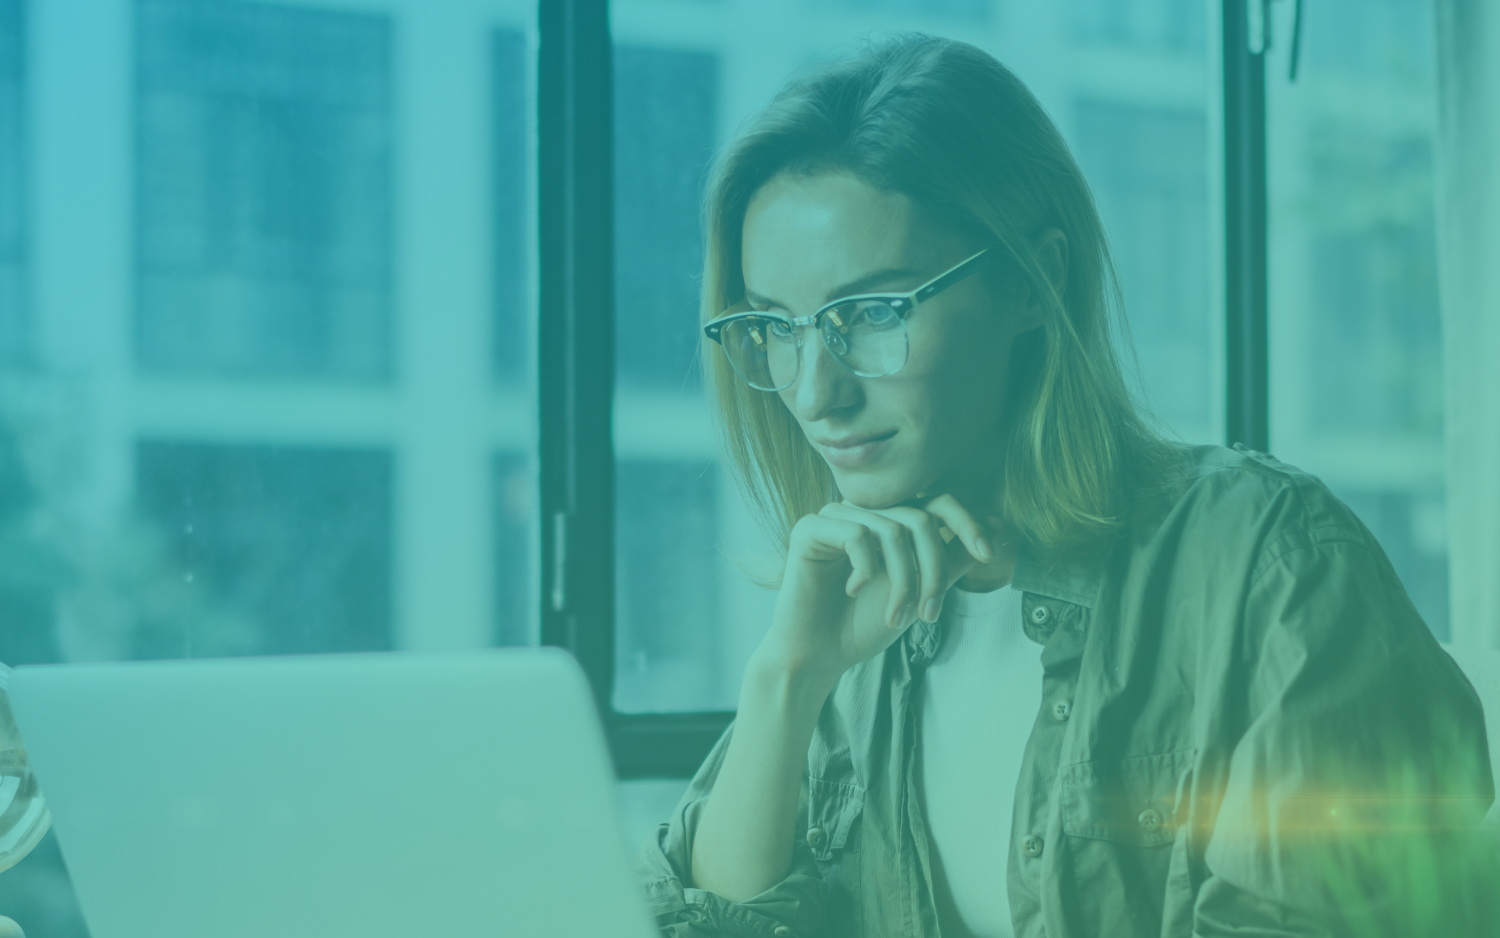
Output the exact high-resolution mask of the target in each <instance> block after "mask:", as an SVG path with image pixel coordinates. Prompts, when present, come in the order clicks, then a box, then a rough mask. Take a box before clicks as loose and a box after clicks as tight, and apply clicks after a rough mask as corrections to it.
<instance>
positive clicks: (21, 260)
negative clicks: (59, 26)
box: [0, 0, 27, 364]
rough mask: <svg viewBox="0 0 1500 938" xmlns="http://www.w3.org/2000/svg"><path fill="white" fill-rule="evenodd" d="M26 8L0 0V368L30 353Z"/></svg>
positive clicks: (15, 1) (16, 1)
mask: <svg viewBox="0 0 1500 938" xmlns="http://www.w3.org/2000/svg"><path fill="white" fill-rule="evenodd" d="M25 28H26V23H25V7H24V6H23V5H22V2H21V0H0V364H4V363H7V362H14V361H17V360H18V359H20V358H21V357H22V356H23V355H24V354H25V351H26V344H27V329H26V313H27V311H26V295H25V288H24V285H25V283H26V266H25V264H26V199H25V191H26V190H25V176H24V160H23V152H24V150H23V147H22V143H23V138H22V132H23V126H24V124H23V108H24V102H25V99H26V94H25V90H26V62H25V49H26V44H25V42H24V41H23V39H22V37H23V35H24V33H25Z"/></svg>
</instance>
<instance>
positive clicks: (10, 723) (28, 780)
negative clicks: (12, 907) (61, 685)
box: [0, 664, 52, 870]
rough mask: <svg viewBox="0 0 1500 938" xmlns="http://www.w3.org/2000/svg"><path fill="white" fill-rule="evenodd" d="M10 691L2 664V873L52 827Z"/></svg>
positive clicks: (5, 669)
mask: <svg viewBox="0 0 1500 938" xmlns="http://www.w3.org/2000/svg"><path fill="white" fill-rule="evenodd" d="M9 690H10V668H7V667H6V666H5V665H3V664H0V870H8V869H10V868H11V867H13V866H15V865H16V864H17V863H19V862H21V860H22V859H23V858H25V856H26V854H28V853H30V852H31V848H32V847H35V846H36V845H37V842H38V841H40V840H41V839H42V835H43V834H45V833H47V828H48V827H50V826H51V825H52V815H51V814H49V813H48V811H47V804H46V802H45V801H43V800H42V792H41V789H40V788H38V787H37V784H36V776H35V775H33V774H32V772H31V765H30V763H28V762H27V760H26V747H24V746H22V745H21V734H20V733H19V732H18V731H17V730H16V721H15V718H14V717H12V716H11V713H10V697H9Z"/></svg>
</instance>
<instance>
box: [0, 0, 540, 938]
mask: <svg viewBox="0 0 1500 938" xmlns="http://www.w3.org/2000/svg"><path fill="white" fill-rule="evenodd" d="M96 6H98V9H97V10H91V12H90V15H92V16H93V18H92V19H90V20H89V21H88V22H87V24H85V23H83V22H82V21H81V20H80V19H79V10H78V8H77V5H70V4H66V3H34V4H29V5H23V4H22V3H21V2H18V0H0V555H3V556H0V566H3V567H4V568H5V570H6V571H7V572H6V574H5V575H4V576H0V618H3V619H4V621H5V622H6V627H5V628H4V629H0V660H4V661H6V662H7V663H9V664H22V663H29V662H39V661H58V660H68V661H77V660H100V659H127V658H168V657H194V656H211V655H239V654H293V653H321V652H338V651H354V650H360V651H370V650H384V649H419V648H425V649H458V648H472V647H482V646H486V645H494V644H528V643H534V642H536V640H537V634H538V626H537V621H538V610H537V606H538V597H539V590H538V589H537V587H536V584H537V582H538V581H539V579H540V563H539V561H538V560H537V554H538V551H537V546H536V541H537V524H536V521H535V516H536V512H537V498H536V494H535V493H536V488H537V486H536V479H537V465H538V464H537V459H536V432H537V431H536V417H535V412H536V393H535V390H534V386H535V382H536V369H535V366H534V362H535V359H536V351H535V350H536V324H535V320H536V308H537V305H536V304H537V275H536V267H537V248H536V234H535V232H536V227H537V225H536V202H537V199H536V184H535V177H536V157H535V153H536V137H535V131H534V127H535V123H536V118H535V114H536V103H535V101H536V93H537V92H536V77H535V76H536V47H537V41H538V40H537V28H536V22H535V20H536V8H535V5H534V4H533V3H531V2H526V0H486V2H480V3H470V4H459V5H453V4H432V3H427V2H425V0H375V2H370V3H362V4H358V5H356V6H351V5H349V4H344V3H325V2H321V0H276V2H269V0H265V2H263V0H116V2H113V3H107V4H101V5H96ZM85 27H86V28H85ZM23 66H24V67H23ZM33 72H35V73H37V74H39V75H40V76H42V77H43V78H48V77H49V76H50V77H51V78H54V79H55V78H57V77H58V76H66V80H65V81H64V80H45V81H44V80H38V81H35V82H32V81H29V80H28V75H29V74H31V73H33ZM28 117H34V118H35V119H32V120H28V119H23V118H28ZM33 128H34V133H33V132H32V131H33ZM27 166H42V167H46V169H47V172H46V173H45V174H28V173H24V172H23V170H24V169H25V168H26V167H27ZM33 218H34V219H36V220H37V221H38V223H37V224H35V225H34V226H31V225H29V224H27V222H28V221H29V220H30V219H33ZM32 285H34V289H33V288H32ZM21 560H24V561H26V563H25V564H24V565H22V564H20V563H19V561H21ZM0 908H4V909H5V910H6V911H7V912H8V913H9V914H13V915H15V916H17V917H18V918H21V919H22V920H24V921H25V922H26V928H27V930H28V933H30V934H43V935H49V934H50V935H58V936H70V938H71V936H82V935H84V934H86V931H85V930H84V929H83V925H82V923H81V922H80V921H78V918H77V912H76V910H75V909H73V907H72V905H71V900H70V891H69V888H68V885H67V879H66V872H65V870H64V867H63V864H62V858H61V855H60V853H59V851H58V848H57V846H56V844H55V842H53V841H50V840H49V841H48V842H46V843H45V844H44V845H43V847H42V848H40V849H39V850H38V851H37V852H36V853H34V854H33V855H32V856H31V857H30V858H28V859H27V860H26V861H25V862H24V863H23V864H22V865H20V866H18V867H17V868H16V869H14V870H11V871H8V872H7V874H6V875H5V876H4V877H0Z"/></svg>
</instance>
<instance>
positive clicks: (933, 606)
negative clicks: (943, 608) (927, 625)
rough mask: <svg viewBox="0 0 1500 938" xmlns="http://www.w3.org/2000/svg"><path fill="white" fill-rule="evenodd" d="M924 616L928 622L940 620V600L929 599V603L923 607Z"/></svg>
mask: <svg viewBox="0 0 1500 938" xmlns="http://www.w3.org/2000/svg"><path fill="white" fill-rule="evenodd" d="M922 618H923V619H924V620H926V621H928V622H936V621H937V620H938V601H937V600H936V599H929V600H927V605H925V606H923V607H922Z"/></svg>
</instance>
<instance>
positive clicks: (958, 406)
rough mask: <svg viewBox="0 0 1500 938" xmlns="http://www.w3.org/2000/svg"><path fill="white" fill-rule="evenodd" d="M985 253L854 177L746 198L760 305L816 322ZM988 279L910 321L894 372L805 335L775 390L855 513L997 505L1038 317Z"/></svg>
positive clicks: (959, 289) (751, 272)
mask: <svg viewBox="0 0 1500 938" xmlns="http://www.w3.org/2000/svg"><path fill="white" fill-rule="evenodd" d="M980 247H983V245H975V244H971V243H967V242H965V241H964V240H963V239H962V238H960V237H958V236H957V235H955V234H954V233H952V232H950V231H947V230H945V229H943V228H942V227H940V226H939V225H937V224H935V223H933V222H931V221H929V220H927V219H926V217H925V215H924V214H923V213H920V212H918V211H917V210H916V208H915V206H914V205H913V204H912V202H911V200H910V199H908V198H907V197H906V196H904V195H900V194H896V193H891V192H885V191H882V190H879V189H876V188H874V187H873V186H870V185H869V184H867V183H865V182H863V181H862V180H860V179H858V178H856V177H854V176H852V175H848V174H845V173H837V172H831V173H823V174H819V175H813V176H796V175H787V174H783V175H780V176H777V177H775V178H774V179H772V180H771V181H770V182H768V183H767V184H766V185H765V186H764V187H762V188H761V189H760V191H759V192H757V193H756V194H755V197H754V198H753V199H752V200H751V202H750V207H749V210H748V212H747V213H746V215H745V228H744V247H743V254H742V256H741V263H742V265H743V271H744V277H745V288H746V295H747V299H749V301H750V302H751V303H752V304H753V305H754V306H755V307H756V308H758V309H763V310H773V311H776V312H780V313H783V314H786V315H789V316H810V315H812V314H813V313H814V312H816V311H817V310H818V309H819V308H820V307H822V306H823V305H824V304H825V303H828V302H829V301H831V300H835V299H839V298H841V297H845V296H849V295H851V294H855V293H877V292H883V291H891V292H905V291H909V290H912V289H915V288H916V287H918V286H920V285H922V284H923V283H925V282H926V281H928V280H930V279H931V278H933V277H935V276H937V275H938V274H940V273H942V272H943V271H945V270H947V269H948V268H950V267H952V266H954V265H955V264H957V263H958V262H959V261H962V260H963V259H964V258H966V257H968V256H969V255H970V254H972V253H974V252H975V251H976V250H978V249H979V248H980ZM992 270H993V268H991V269H989V270H987V271H985V272H981V273H980V274H976V275H974V276H971V277H969V278H967V279H965V280H963V281H961V282H960V283H958V284H956V285H954V286H952V287H949V288H948V289H947V290H945V291H943V292H942V293H940V294H938V295H937V296H935V297H933V298H932V299H930V300H928V301H927V302H925V303H923V304H922V305H920V306H918V307H916V309H914V310H913V311H912V312H911V314H910V315H909V317H908V319H907V328H908V331H909V335H910V354H909V356H908V358H907V362H906V365H905V367H903V368H902V369H901V370H900V371H897V372H896V373H895V374H892V375H887V376H885V377H880V378H862V377H859V376H857V375H855V374H853V373H852V372H850V371H848V370H847V369H846V368H844V367H843V366H842V365H841V364H839V363H838V361H836V360H835V359H834V358H833V357H832V356H831V355H830V354H829V353H828V349H827V348H826V347H825V346H824V345H823V342H822V340H821V339H820V338H819V337H818V336H817V335H816V334H815V333H814V332H813V330H811V329H807V330H804V332H803V334H802V367H801V370H800V372H799V373H798V376H797V380H796V382H795V383H793V384H792V385H791V386H790V387H788V388H786V389H785V390H782V391H780V392H778V393H779V394H780V396H781V400H782V402H783V403H785V404H786V407H787V409H788V410H789V411H791V413H792V415H793V416H794V417H796V419H797V423H798V424H799V425H800V426H801V427H802V431H803V432H804V433H805V434H807V438H808V440H809V441H811V442H812V444H813V446H814V448H816V449H817V451H818V452H819V453H820V454H822V456H823V458H824V460H826V461H827V463H828V465H829V467H830V468H831V469H832V470H833V476H834V479H835V480H836V481H837V483H838V487H839V491H840V492H841V493H842V494H843V496H844V497H845V498H846V499H848V500H849V501H851V502H853V503H854V504H855V505H859V506H861V507H865V508H886V507H890V506H892V505H896V504H899V503H901V502H905V501H908V500H910V499H913V498H916V497H918V496H931V495H937V494H940V493H942V492H948V493H951V494H953V495H954V496H956V497H958V498H959V499H960V500H961V501H964V500H965V499H971V500H973V501H974V502H975V504H973V505H971V510H975V511H985V510H990V511H993V510H994V509H995V508H996V507H997V505H996V501H997V499H998V495H999V491H998V476H999V471H1000V468H1001V460H1002V449H1001V445H1000V441H1001V432H1000V431H1001V424H1002V422H1003V419H1004V413H1005V406H1006V385H1007V376H1008V372H1009V364H1010V352H1011V344H1012V342H1013V341H1014V339H1015V337H1016V335H1017V333H1018V332H1019V331H1021V330H1022V329H1024V328H1029V327H1030V326H1033V325H1035V324H1037V323H1038V322H1040V314H1039V312H1038V311H1037V310H1036V309H1035V308H1034V307H1035V304H1034V303H1030V302H1029V301H1028V299H1027V297H1028V294H1027V292H1026V291H1025V290H1024V289H1020V288H1017V287H1014V286H1010V287H1007V286H1005V285H1004V281H1005V279H1006V278H1004V277H1002V276H1000V275H997V274H995V273H993V272H991V271H992ZM965 503H966V504H968V502H965Z"/></svg>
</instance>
